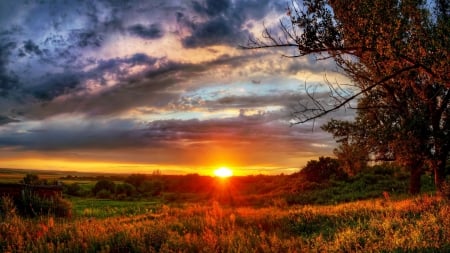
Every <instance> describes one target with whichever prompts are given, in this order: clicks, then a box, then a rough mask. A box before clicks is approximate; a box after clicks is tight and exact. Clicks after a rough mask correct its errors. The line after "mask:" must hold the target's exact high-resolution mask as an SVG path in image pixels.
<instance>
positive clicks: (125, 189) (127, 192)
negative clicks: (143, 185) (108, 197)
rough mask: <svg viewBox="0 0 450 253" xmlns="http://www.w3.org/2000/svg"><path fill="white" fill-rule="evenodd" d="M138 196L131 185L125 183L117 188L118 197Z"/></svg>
mask: <svg viewBox="0 0 450 253" xmlns="http://www.w3.org/2000/svg"><path fill="white" fill-rule="evenodd" d="M135 194H136V188H135V187H134V186H133V185H132V184H129V183H123V184H119V185H117V186H116V195H117V196H119V195H124V196H128V197H131V196H134V195H135Z"/></svg>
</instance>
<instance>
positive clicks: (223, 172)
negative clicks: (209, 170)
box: [214, 167, 233, 178]
mask: <svg viewBox="0 0 450 253" xmlns="http://www.w3.org/2000/svg"><path fill="white" fill-rule="evenodd" d="M214 175H215V176H216V177H221V178H226V177H231V176H233V171H232V170H230V169H229V168H227V167H220V168H218V169H217V170H215V171H214Z"/></svg>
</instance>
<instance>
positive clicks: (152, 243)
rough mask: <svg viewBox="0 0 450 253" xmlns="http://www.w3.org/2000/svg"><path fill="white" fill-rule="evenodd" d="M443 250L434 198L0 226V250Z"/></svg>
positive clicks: (441, 214)
mask: <svg viewBox="0 0 450 253" xmlns="http://www.w3.org/2000/svg"><path fill="white" fill-rule="evenodd" d="M438 250H439V251H446V250H447V251H448V250H450V205H449V203H448V202H447V201H444V200H441V199H438V198H436V197H427V196H422V197H419V198H415V199H406V200H401V201H390V200H386V199H383V200H382V199H378V200H366V201H359V202H352V203H346V204H340V205H330V206H310V205H307V206H291V207H283V206H280V207H265V208H259V209H256V208H251V207H238V208H232V207H224V206H221V205H220V204H219V203H218V202H212V203H210V204H203V205H199V204H186V205H179V206H178V207H169V206H162V207H160V208H159V209H158V210H156V211H151V212H148V213H144V214H139V215H133V216H116V217H111V218H104V219H96V218H83V217H81V218H76V219H71V220H70V219H55V218H53V217H50V216H47V217H41V218H38V219H24V218H19V217H18V216H16V215H14V214H12V215H9V216H7V217H6V216H4V217H3V218H2V220H1V222H0V251H2V252H305V251H306V252H308V251H313V252H354V251H369V252H370V251H399V252H403V251H429V252H433V251H438Z"/></svg>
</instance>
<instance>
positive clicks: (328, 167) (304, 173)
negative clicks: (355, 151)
mask: <svg viewBox="0 0 450 253" xmlns="http://www.w3.org/2000/svg"><path fill="white" fill-rule="evenodd" d="M299 174H300V176H301V177H302V178H303V179H304V180H306V181H309V182H316V183H322V182H327V181H329V180H330V179H331V178H334V179H337V180H341V179H345V173H344V172H343V171H342V170H341V169H340V167H339V161H338V160H337V159H334V158H331V157H319V160H318V161H317V160H311V161H309V162H308V163H307V164H306V166H305V167H304V168H303V169H302V170H301V171H300V172H299Z"/></svg>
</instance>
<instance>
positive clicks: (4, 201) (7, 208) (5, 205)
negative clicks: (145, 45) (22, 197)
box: [0, 196, 16, 219]
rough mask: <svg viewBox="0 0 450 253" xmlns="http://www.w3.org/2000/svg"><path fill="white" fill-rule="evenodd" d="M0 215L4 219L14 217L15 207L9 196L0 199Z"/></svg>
mask: <svg viewBox="0 0 450 253" xmlns="http://www.w3.org/2000/svg"><path fill="white" fill-rule="evenodd" d="M0 214H1V216H2V218H4V219H10V218H12V217H14V216H16V206H15V204H14V201H13V199H12V198H10V197H9V196H2V197H1V199H0Z"/></svg>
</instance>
